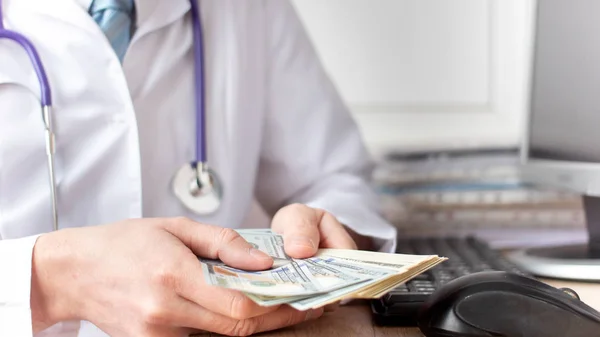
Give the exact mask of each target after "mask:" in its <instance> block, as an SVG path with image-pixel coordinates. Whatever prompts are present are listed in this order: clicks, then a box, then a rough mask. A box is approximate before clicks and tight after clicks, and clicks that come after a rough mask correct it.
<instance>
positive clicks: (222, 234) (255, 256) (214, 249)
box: [164, 218, 273, 270]
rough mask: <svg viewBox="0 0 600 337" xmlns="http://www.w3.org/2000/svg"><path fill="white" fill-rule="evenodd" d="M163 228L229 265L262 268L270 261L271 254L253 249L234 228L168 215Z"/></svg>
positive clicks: (202, 255) (208, 255)
mask: <svg viewBox="0 0 600 337" xmlns="http://www.w3.org/2000/svg"><path fill="white" fill-rule="evenodd" d="M164 228H165V229H166V230H167V231H169V233H171V234H173V235H175V236H176V237H177V238H178V239H179V240H181V242H183V243H184V244H185V245H186V246H187V247H189V248H190V249H191V250H192V251H193V252H194V254H196V255H198V256H201V257H204V258H209V259H217V258H218V259H220V260H221V261H223V262H225V263H226V264H227V265H229V266H232V267H234V268H240V269H245V270H264V269H268V268H270V267H271V266H272V265H273V259H272V258H271V257H270V256H268V255H267V254H265V253H263V252H261V251H260V250H258V249H255V248H254V247H253V246H252V245H251V244H249V243H248V242H247V241H246V240H244V238H242V237H241V236H240V235H239V234H238V233H237V232H236V231H234V230H233V229H229V228H221V227H216V226H210V225H206V224H201V223H198V222H195V221H192V220H189V219H186V218H176V219H171V220H170V221H167V222H166V223H165V226H164Z"/></svg>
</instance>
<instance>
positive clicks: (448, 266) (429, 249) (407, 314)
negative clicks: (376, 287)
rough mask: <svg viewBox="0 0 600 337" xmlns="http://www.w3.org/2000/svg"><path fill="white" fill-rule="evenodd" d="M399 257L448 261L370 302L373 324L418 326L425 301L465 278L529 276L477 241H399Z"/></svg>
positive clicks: (454, 239)
mask: <svg viewBox="0 0 600 337" xmlns="http://www.w3.org/2000/svg"><path fill="white" fill-rule="evenodd" d="M396 252H397V253H401V254H419V255H439V256H442V257H447V258H448V260H447V261H444V262H442V263H441V264H439V265H437V266H436V267H434V268H432V269H430V270H429V271H427V272H425V273H423V274H421V275H418V276H416V277H415V278H413V279H412V280H410V281H408V282H407V283H405V284H403V285H401V286H399V287H397V288H395V289H393V290H392V291H390V292H389V293H387V294H386V295H384V296H383V297H381V298H380V299H377V300H373V301H372V302H371V308H372V310H373V316H374V320H375V322H376V323H377V324H379V325H395V326H416V325H417V313H418V310H419V308H420V306H421V305H422V303H423V302H425V300H427V298H428V297H429V296H430V295H431V294H432V293H433V292H435V291H436V289H437V288H439V287H440V286H442V285H444V284H446V283H448V282H450V281H452V280H454V279H456V278H459V277H461V276H464V275H468V274H472V273H477V272H482V271H493V270H498V271H507V272H513V273H516V274H520V275H525V276H529V275H527V274H526V273H524V272H522V271H521V270H519V269H518V268H517V267H516V266H515V265H513V264H512V263H510V262H509V261H508V260H507V259H505V258H504V257H503V256H501V255H500V253H497V252H496V251H494V250H492V249H491V248H490V247H489V246H488V245H487V244H486V243H485V242H483V241H481V240H479V239H477V238H474V237H466V238H410V239H399V240H398V248H397V250H396Z"/></svg>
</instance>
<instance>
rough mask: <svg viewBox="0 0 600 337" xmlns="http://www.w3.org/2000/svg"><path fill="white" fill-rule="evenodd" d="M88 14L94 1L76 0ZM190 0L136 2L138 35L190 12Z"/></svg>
mask: <svg viewBox="0 0 600 337" xmlns="http://www.w3.org/2000/svg"><path fill="white" fill-rule="evenodd" d="M75 1H76V2H77V4H78V5H79V6H81V7H82V8H83V9H84V10H85V11H86V12H87V11H88V10H89V8H90V5H91V4H92V0H75ZM190 7H191V6H190V2H189V0H135V10H136V26H137V28H136V34H142V35H143V34H145V33H147V32H150V31H153V30H155V29H158V28H160V27H162V26H165V25H167V24H169V23H171V22H173V21H175V20H177V19H179V18H180V17H182V16H183V15H184V14H185V13H187V12H188V11H189V10H190Z"/></svg>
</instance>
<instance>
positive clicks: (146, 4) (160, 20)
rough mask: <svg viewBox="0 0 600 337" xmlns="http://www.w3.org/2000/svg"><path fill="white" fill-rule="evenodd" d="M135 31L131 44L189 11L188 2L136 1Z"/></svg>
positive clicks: (167, 0) (176, 0)
mask: <svg viewBox="0 0 600 337" xmlns="http://www.w3.org/2000/svg"><path fill="white" fill-rule="evenodd" d="M135 5H136V13H137V29H136V32H135V35H134V36H133V40H132V41H131V43H132V44H133V43H135V42H136V40H138V39H140V38H142V37H143V36H144V35H146V34H148V33H150V32H153V31H155V30H157V29H160V28H162V27H164V26H166V25H168V24H170V23H172V22H174V21H176V20H178V19H180V18H181V17H182V16H183V15H184V14H185V13H187V12H188V11H189V10H190V3H189V1H188V0H136V1H135Z"/></svg>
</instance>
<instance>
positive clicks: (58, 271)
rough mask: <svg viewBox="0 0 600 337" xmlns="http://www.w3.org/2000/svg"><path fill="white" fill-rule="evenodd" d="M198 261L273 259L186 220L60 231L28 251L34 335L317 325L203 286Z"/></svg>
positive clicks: (173, 336)
mask: <svg viewBox="0 0 600 337" xmlns="http://www.w3.org/2000/svg"><path fill="white" fill-rule="evenodd" d="M197 256H202V257H205V258H212V259H216V258H218V259H221V260H222V261H224V262H225V263H227V264H228V265H231V266H233V267H236V268H240V269H247V270H261V269H266V268H269V267H271V265H272V263H273V260H272V259H271V258H270V257H269V256H267V255H266V254H264V253H262V252H260V251H258V250H255V249H253V248H252V247H251V245H250V244H249V243H247V242H246V241H245V240H244V239H243V238H242V237H240V236H239V235H238V234H237V233H236V232H235V231H233V230H231V229H224V228H219V227H214V226H209V225H204V224H199V223H196V222H193V221H191V220H188V219H185V218H174V219H138V220H127V221H123V222H119V223H115V224H110V225H103V226H96V227H83V228H73V229H64V230H60V231H57V232H52V233H49V234H46V235H42V236H40V237H39V238H38V241H37V242H36V245H35V246H34V257H33V267H32V310H33V314H32V316H33V320H34V330H35V331H36V332H37V331H40V330H43V329H45V328H47V327H49V326H51V325H53V324H55V323H57V322H60V321H66V320H87V321H90V322H92V323H94V324H95V325H96V326H98V327H99V328H100V329H102V330H103V331H104V332H106V333H107V334H109V335H110V336H113V337H125V336H145V337H158V336H160V337H183V336H187V335H188V334H189V333H191V332H193V331H195V330H204V331H210V332H216V333H219V334H225V335H236V336H240V335H243V336H245V335H250V334H253V333H258V332H262V331H268V330H274V329H278V328H282V327H285V326H289V325H293V324H297V323H300V322H302V321H304V320H306V319H309V318H317V317H319V316H321V314H322V313H323V310H322V309H319V310H314V311H309V312H299V311H296V310H294V309H292V308H291V307H289V306H280V307H270V308H265V307H260V306H258V305H256V304H255V303H254V302H252V301H251V300H249V299H248V298H247V297H246V296H244V295H243V294H242V293H240V292H237V291H233V290H228V289H224V288H219V287H214V286H210V285H207V284H206V283H205V282H204V276H203V274H202V268H201V266H200V263H199V262H198V258H197Z"/></svg>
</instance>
